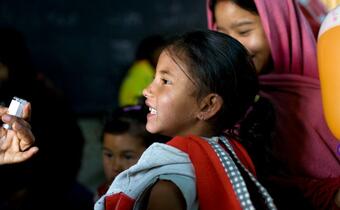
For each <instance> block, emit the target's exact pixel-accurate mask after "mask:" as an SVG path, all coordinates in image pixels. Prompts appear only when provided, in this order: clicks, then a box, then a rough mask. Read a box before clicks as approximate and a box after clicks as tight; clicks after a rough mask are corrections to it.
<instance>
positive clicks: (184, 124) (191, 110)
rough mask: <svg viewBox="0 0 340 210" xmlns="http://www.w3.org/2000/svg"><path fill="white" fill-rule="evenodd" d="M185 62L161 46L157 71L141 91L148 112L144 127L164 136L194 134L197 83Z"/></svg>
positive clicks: (196, 109) (196, 111)
mask: <svg viewBox="0 0 340 210" xmlns="http://www.w3.org/2000/svg"><path fill="white" fill-rule="evenodd" d="M186 68H187V66H186V65H185V64H183V62H181V61H180V60H179V59H177V58H173V57H172V56H170V54H169V52H168V51H167V50H164V51H163V52H162V53H161V55H160V57H159V60H158V64H157V68H156V75H155V78H154V80H153V81H152V83H151V84H150V85H149V86H148V87H147V88H146V89H145V90H144V91H143V94H144V96H145V97H146V98H147V99H146V104H147V106H149V109H150V113H149V114H148V116H147V124H146V129H147V130H148V131H149V132H151V133H160V134H163V135H166V136H171V137H173V136H178V135H187V134H195V124H196V123H197V122H198V119H197V117H196V116H197V113H198V110H199V106H198V103H197V98H196V92H197V91H196V88H197V87H196V85H195V84H194V83H193V80H192V79H191V78H189V77H190V75H189V73H188V71H187V70H186Z"/></svg>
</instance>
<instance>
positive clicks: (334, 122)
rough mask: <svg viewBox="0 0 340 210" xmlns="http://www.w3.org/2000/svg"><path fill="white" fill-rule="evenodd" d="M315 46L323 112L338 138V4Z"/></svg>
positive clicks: (327, 18) (339, 21)
mask: <svg viewBox="0 0 340 210" xmlns="http://www.w3.org/2000/svg"><path fill="white" fill-rule="evenodd" d="M317 47H318V50H317V52H318V65H319V74H320V84H321V94H322V102H323V108H324V113H325V117H326V121H327V123H328V126H329V128H330V129H331V131H332V132H333V134H334V135H335V136H336V138H337V139H338V140H340V6H338V7H337V8H336V9H334V10H332V11H331V12H330V13H328V15H327V16H326V18H325V20H324V22H323V23H322V25H321V28H320V32H319V38H318V45H317Z"/></svg>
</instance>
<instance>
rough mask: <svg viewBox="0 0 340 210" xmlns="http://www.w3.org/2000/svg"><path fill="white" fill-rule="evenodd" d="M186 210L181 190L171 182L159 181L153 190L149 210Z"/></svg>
mask: <svg viewBox="0 0 340 210" xmlns="http://www.w3.org/2000/svg"><path fill="white" fill-rule="evenodd" d="M159 209H162V210H185V209H186V203H185V199H184V197H183V195H182V192H181V191H180V189H179V188H178V187H177V186H176V185H175V184H174V183H172V182H171V181H165V180H159V181H157V182H156V184H155V185H154V186H153V187H152V188H151V191H150V195H149V199H148V204H147V210H159Z"/></svg>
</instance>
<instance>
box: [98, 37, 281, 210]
mask: <svg viewBox="0 0 340 210" xmlns="http://www.w3.org/2000/svg"><path fill="white" fill-rule="evenodd" d="M257 91H258V82H257V79H256V74H255V69H254V66H253V64H252V61H251V58H250V57H249V56H248V54H247V51H246V50H245V48H244V47H243V46H242V45H241V44H240V43H239V42H238V41H236V40H234V39H233V38H231V37H229V36H227V35H224V34H222V33H219V32H212V31H196V32H191V33H187V34H184V35H183V36H180V37H177V38H175V39H174V40H173V41H171V42H170V43H169V45H167V47H166V48H165V49H164V50H163V51H162V53H161V55H160V58H159V60H158V64H157V68H156V75H155V79H154V80H153V82H152V83H151V84H150V85H149V86H148V88H147V89H145V90H144V96H145V97H146V98H147V99H146V104H147V105H148V106H149V110H150V113H149V114H148V115H147V125H146V128H147V130H148V131H150V132H151V133H160V134H163V135H167V136H171V137H173V139H172V140H171V141H169V142H168V143H167V144H158V143H155V144H153V145H151V146H150V147H149V148H148V149H147V150H146V151H145V152H144V153H143V155H142V157H141V159H140V160H139V161H138V163H137V164H136V165H134V166H132V167H131V168H129V169H128V170H126V171H124V172H122V173H121V174H120V175H118V176H117V177H116V179H115V180H114V182H113V183H112V185H111V186H110V188H109V190H108V192H107V193H106V195H105V196H103V197H102V198H101V199H100V200H99V201H98V202H97V203H96V205H95V209H96V210H102V209H148V210H153V209H162V210H167V209H169V210H170V209H178V210H180V209H190V210H195V209H201V210H208V209H254V208H259V209H264V208H265V207H267V208H268V209H275V206H274V204H273V200H272V199H271V197H270V196H269V194H268V193H267V191H266V190H265V188H264V187H262V186H261V184H260V183H259V182H258V181H257V180H256V178H255V170H254V166H253V164H252V162H251V160H250V158H249V156H248V155H247V153H246V151H245V150H244V149H243V148H242V146H241V145H240V144H239V143H237V141H235V139H233V138H232V137H228V136H226V135H224V133H223V131H224V130H226V129H231V128H233V127H234V125H235V124H236V123H237V122H238V121H239V120H240V119H241V118H242V117H243V116H244V115H245V112H246V111H247V110H248V108H249V106H250V105H251V104H252V102H253V100H254V97H255V95H256V93H257Z"/></svg>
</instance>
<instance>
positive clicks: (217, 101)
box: [197, 93, 223, 120]
mask: <svg viewBox="0 0 340 210" xmlns="http://www.w3.org/2000/svg"><path fill="white" fill-rule="evenodd" d="M222 105H223V99H222V97H221V96H219V95H218V94H216V93H210V94H208V95H207V96H205V97H204V98H203V100H202V101H201V102H200V111H199V112H198V114H197V118H198V119H199V120H208V119H210V118H212V117H214V116H215V115H216V113H217V112H218V111H220V110H221V108H222Z"/></svg>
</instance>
